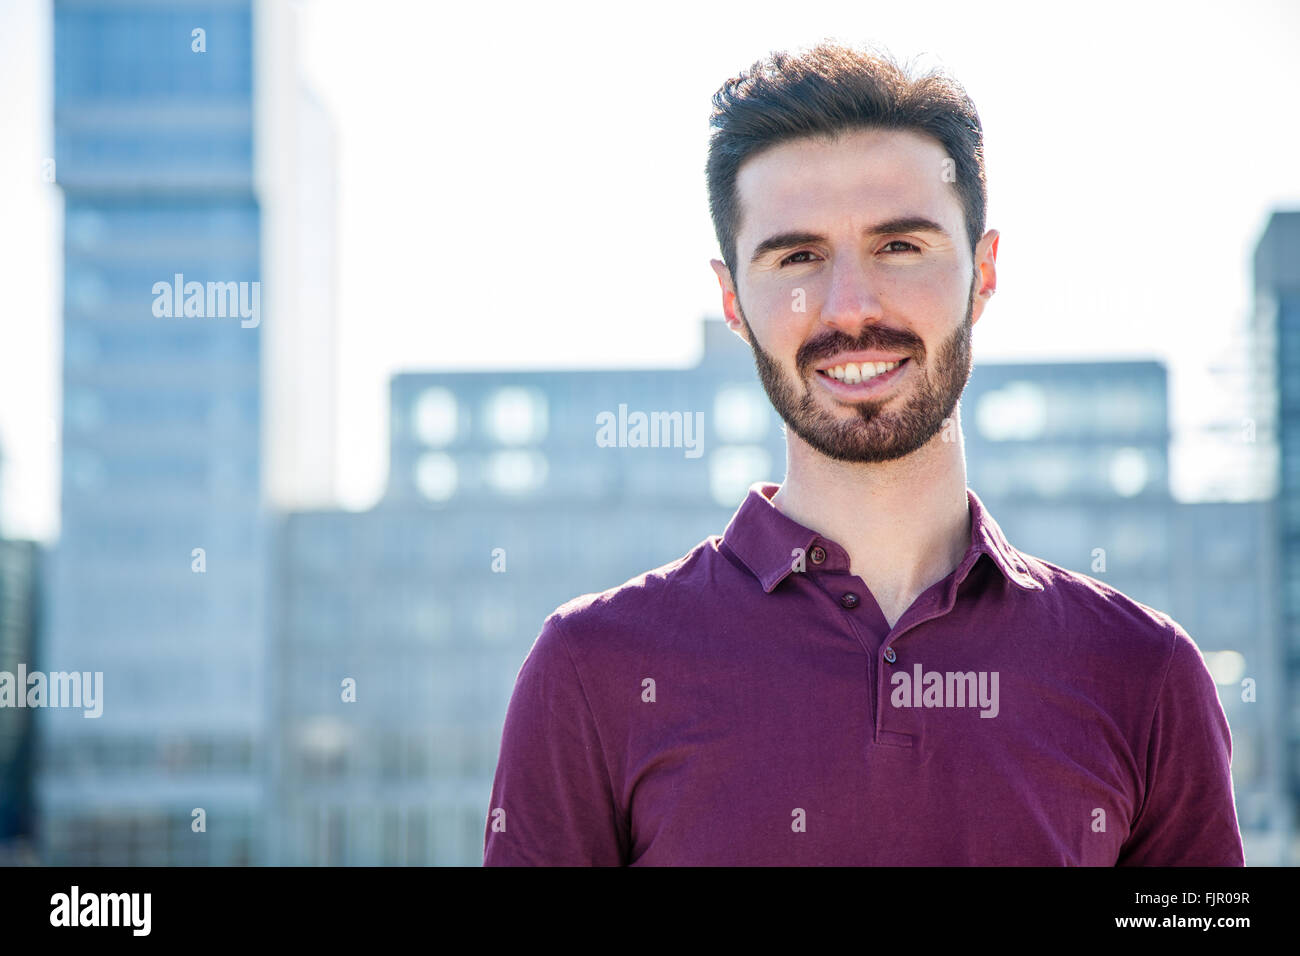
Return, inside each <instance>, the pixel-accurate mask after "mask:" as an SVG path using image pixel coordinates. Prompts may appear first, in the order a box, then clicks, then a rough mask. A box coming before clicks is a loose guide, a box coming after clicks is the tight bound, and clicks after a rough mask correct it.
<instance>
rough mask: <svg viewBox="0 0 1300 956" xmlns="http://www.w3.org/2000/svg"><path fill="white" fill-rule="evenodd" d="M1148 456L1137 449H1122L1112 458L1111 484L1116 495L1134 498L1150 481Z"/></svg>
mask: <svg viewBox="0 0 1300 956" xmlns="http://www.w3.org/2000/svg"><path fill="white" fill-rule="evenodd" d="M1150 477H1151V473H1150V469H1149V468H1148V467H1147V458H1146V455H1144V454H1143V453H1142V451H1141V450H1140V449H1137V448H1121V449H1119V450H1118V451H1117V452H1115V454H1113V455H1112V456H1111V458H1110V484H1111V487H1112V488H1114V489H1115V493H1116V494H1118V495H1122V496H1123V497H1125V498H1132V497H1133V496H1134V495H1136V494H1138V493H1140V492H1141V491H1142V489H1143V488H1145V487H1146V486H1147V481H1148V480H1149V479H1150Z"/></svg>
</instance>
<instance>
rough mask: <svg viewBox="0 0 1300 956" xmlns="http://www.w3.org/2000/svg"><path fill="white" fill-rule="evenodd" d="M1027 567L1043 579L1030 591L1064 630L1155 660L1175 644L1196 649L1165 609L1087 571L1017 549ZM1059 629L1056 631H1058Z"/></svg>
mask: <svg viewBox="0 0 1300 956" xmlns="http://www.w3.org/2000/svg"><path fill="white" fill-rule="evenodd" d="M1017 554H1018V555H1019V556H1020V557H1021V558H1022V559H1023V560H1024V562H1025V565H1026V566H1027V568H1028V573H1029V574H1030V575H1031V576H1032V577H1033V578H1034V580H1036V581H1037V582H1038V583H1039V584H1040V585H1042V590H1041V591H1033V592H1029V596H1030V600H1031V601H1033V602H1035V603H1037V604H1038V605H1039V607H1040V608H1041V610H1042V613H1043V614H1044V615H1046V616H1047V618H1048V619H1049V620H1050V622H1051V623H1053V624H1055V625H1056V626H1057V627H1058V628H1061V629H1063V630H1064V631H1065V632H1067V633H1072V634H1080V635H1086V636H1088V637H1089V638H1091V639H1092V640H1093V642H1094V643H1097V644H1100V645H1103V646H1110V647H1113V648H1114V649H1116V650H1117V651H1122V652H1123V653H1124V655H1125V659H1126V660H1128V661H1132V659H1133V658H1132V655H1133V654H1135V653H1136V654H1147V655H1150V656H1151V657H1152V658H1153V660H1151V663H1152V664H1155V663H1156V661H1155V658H1162V659H1163V661H1164V662H1165V664H1168V663H1169V662H1170V661H1172V659H1173V657H1174V656H1175V652H1176V651H1178V650H1179V649H1180V648H1181V649H1182V651H1183V652H1186V651H1188V650H1191V651H1194V652H1196V654H1197V656H1198V657H1199V654H1200V651H1199V650H1198V649H1197V647H1196V644H1195V642H1194V641H1193V640H1192V638H1191V636H1190V635H1189V634H1188V633H1187V632H1186V631H1185V630H1184V629H1183V628H1182V626H1181V625H1179V624H1178V622H1177V621H1175V620H1174V619H1173V618H1172V617H1170V615H1169V614H1167V613H1165V612H1164V611H1160V610H1157V609H1156V608H1153V607H1151V606H1149V605H1147V604H1143V603H1142V602H1141V601H1138V600H1136V599H1134V598H1132V597H1129V596H1128V595H1127V594H1125V593H1124V592H1123V591H1120V590H1118V589H1117V588H1115V587H1112V586H1111V585H1109V584H1107V583H1106V582H1105V581H1102V580H1100V579H1098V578H1095V577H1092V576H1091V575H1087V574H1083V573H1081V572H1078V571H1071V570H1068V569H1066V568H1062V567H1060V566H1059V565H1055V564H1052V563H1051V562H1050V561H1044V560H1043V559H1041V558H1037V557H1034V556H1033V555H1029V554H1025V553H1024V552H1021V551H1017ZM1058 633H1059V632H1058Z"/></svg>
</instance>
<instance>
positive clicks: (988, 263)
mask: <svg viewBox="0 0 1300 956" xmlns="http://www.w3.org/2000/svg"><path fill="white" fill-rule="evenodd" d="M998 239H999V234H998V231H997V230H996V229H990V230H989V231H988V232H986V233H984V238H983V239H981V240H980V241H979V243H977V244H976V246H975V275H974V276H973V277H972V281H971V285H972V287H973V292H972V295H973V296H974V302H973V303H972V304H971V325H974V324H975V323H976V322H978V321H979V317H980V316H981V315H982V314H983V312H984V306H986V305H988V304H989V299H991V298H992V297H993V293H994V292H996V291H997V287H998V272H997V258H998Z"/></svg>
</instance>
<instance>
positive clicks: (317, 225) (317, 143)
mask: <svg viewBox="0 0 1300 956" xmlns="http://www.w3.org/2000/svg"><path fill="white" fill-rule="evenodd" d="M54 17H55V29H54V37H55V58H54V64H55V165H54V170H55V171H56V175H55V179H56V182H57V183H58V184H59V186H60V187H61V188H62V191H63V196H64V201H65V209H66V212H65V217H66V218H65V245H64V252H65V270H64V272H65V280H64V282H65V284H64V300H65V302H64V356H63V392H64V394H63V454H64V458H63V477H62V538H61V540H60V541H59V543H58V546H57V550H56V552H55V556H54V560H53V570H52V580H51V583H50V588H49V591H48V602H47V603H48V619H49V629H48V639H47V642H46V646H45V648H44V650H45V654H44V659H45V661H46V662H47V666H48V667H49V668H51V669H55V670H67V671H79V672H91V673H93V672H102V674H103V713H102V716H101V717H99V718H97V719H86V718H84V717H83V715H82V713H81V712H80V711H72V710H55V709H51V710H48V711H46V712H44V713H43V714H42V719H43V721H44V724H45V730H46V734H45V746H44V747H43V748H42V754H41V763H42V769H41V772H40V774H39V787H38V803H39V807H40V819H41V849H42V855H43V859H44V860H45V862H48V863H54V864H59V863H63V864H83V863H84V864H176V863H213V864H242V863H256V862H260V860H261V851H262V848H263V847H264V846H265V845H266V834H265V829H264V821H265V820H266V809H267V800H268V797H267V790H266V781H267V774H266V771H265V766H266V762H267V759H268V754H267V750H266V733H267V718H268V710H269V707H270V705H271V699H272V698H271V694H270V689H269V688H268V686H267V684H266V679H265V673H266V667H267V664H268V658H267V644H266V597H265V595H266V585H267V580H268V573H267V571H268V565H267V553H268V547H269V545H268V541H267V534H268V530H269V527H270V522H269V510H270V508H271V507H272V506H274V505H276V504H282V503H289V504H297V505H299V506H305V505H308V504H321V503H328V502H329V501H330V500H331V499H330V494H331V490H330V489H331V488H332V475H333V468H334V462H333V446H332V425H333V422H332V412H331V411H330V409H332V404H331V402H332V396H333V392H334V389H333V382H332V375H333V332H334V326H333V313H332V295H331V294H330V293H329V288H330V286H329V284H328V283H321V282H320V281H319V279H320V275H321V274H322V272H328V271H331V270H332V261H331V258H330V257H331V256H332V228H333V225H332V218H331V217H330V216H329V215H328V213H327V212H326V214H325V215H324V218H323V219H322V218H321V210H322V209H325V210H328V207H329V203H330V202H332V198H333V197H332V167H331V165H330V164H331V158H330V157H331V150H332V140H331V137H330V134H329V129H328V123H327V122H326V121H325V119H324V117H323V115H322V111H321V110H319V108H315V109H312V110H310V111H307V112H304V110H303V107H304V106H305V105H307V106H310V105H311V104H309V103H307V102H306V101H305V99H304V92H303V90H302V87H301V84H300V83H299V82H298V77H297V72H296V57H295V51H294V45H293V33H294V30H293V27H294V24H293V17H292V7H291V6H290V5H288V4H280V3H269V4H261V3H259V4H254V3H252V2H251V0H221V2H216V0H212V2H195V3H171V4H158V3H147V2H139V0H103V2H84V0H57V2H56V3H55V5H54ZM303 141H307V142H306V145H305V146H303V147H301V148H300V147H299V144H300V143H301V142H303ZM322 189H325V190H326V191H328V192H329V193H330V194H328V195H324V196H322V195H321V194H320V191H321V190H322ZM263 279H265V280H266V281H265V283H264V282H263ZM304 286H306V287H308V289H310V290H312V294H311V295H309V294H308V293H306V292H304ZM322 290H324V294H322ZM313 296H314V297H313ZM303 343H307V344H306V345H303ZM308 372H309V373H310V374H307V373H308ZM322 409H324V411H323V412H322V411H321V410H322ZM268 452H269V454H268Z"/></svg>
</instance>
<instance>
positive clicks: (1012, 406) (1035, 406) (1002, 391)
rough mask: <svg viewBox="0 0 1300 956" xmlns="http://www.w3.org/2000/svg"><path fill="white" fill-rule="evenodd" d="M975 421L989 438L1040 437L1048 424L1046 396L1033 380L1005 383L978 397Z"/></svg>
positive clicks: (1024, 438)
mask: <svg viewBox="0 0 1300 956" xmlns="http://www.w3.org/2000/svg"><path fill="white" fill-rule="evenodd" d="M975 424H976V426H977V427H978V428H979V430H980V434H981V435H983V436H984V437H985V438H987V439H988V440H989V441H1028V440H1029V439H1033V438H1039V437H1041V436H1042V434H1043V433H1044V431H1045V430H1046V426H1047V397H1046V396H1045V395H1044V394H1043V390H1042V389H1041V388H1039V387H1038V386H1037V385H1035V384H1034V383H1033V382H1008V383H1007V384H1006V385H1004V386H1002V388H999V389H994V390H993V391H991V392H986V393H985V394H984V395H983V396H981V397H980V400H979V404H977V405H976V407H975Z"/></svg>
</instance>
